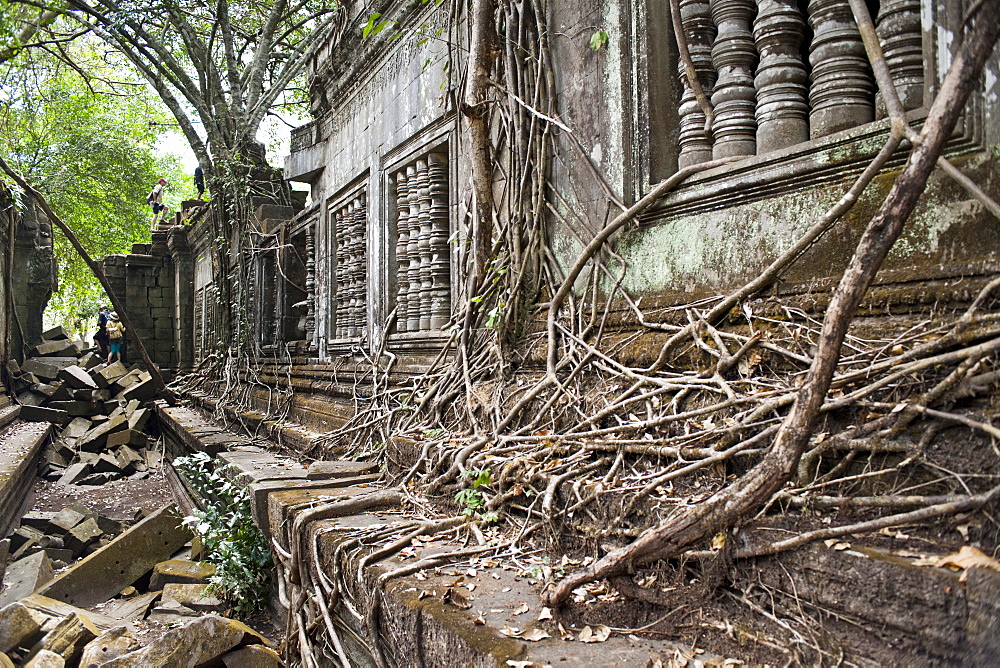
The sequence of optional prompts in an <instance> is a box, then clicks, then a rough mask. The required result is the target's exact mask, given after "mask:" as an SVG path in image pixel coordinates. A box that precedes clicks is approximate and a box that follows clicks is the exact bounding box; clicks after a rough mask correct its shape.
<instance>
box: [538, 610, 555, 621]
mask: <svg viewBox="0 0 1000 668" xmlns="http://www.w3.org/2000/svg"><path fill="white" fill-rule="evenodd" d="M544 619H552V611H551V610H550V609H548V608H542V611H541V612H540V613H538V621H542V620H544Z"/></svg>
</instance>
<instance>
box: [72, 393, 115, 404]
mask: <svg viewBox="0 0 1000 668" xmlns="http://www.w3.org/2000/svg"><path fill="white" fill-rule="evenodd" d="M73 400H74V401H92V402H95V403H96V402H105V401H110V400H111V390H73Z"/></svg>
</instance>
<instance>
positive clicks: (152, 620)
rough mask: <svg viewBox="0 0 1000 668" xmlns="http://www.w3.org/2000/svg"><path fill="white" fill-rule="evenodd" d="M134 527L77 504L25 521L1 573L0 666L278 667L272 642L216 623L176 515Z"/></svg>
mask: <svg viewBox="0 0 1000 668" xmlns="http://www.w3.org/2000/svg"><path fill="white" fill-rule="evenodd" d="M137 520H138V521H137V522H135V523H134V524H133V523H130V522H121V521H115V520H112V519H109V518H106V517H103V516H101V515H100V514H97V513H94V512H92V511H90V510H89V509H87V508H86V507H84V506H81V505H79V504H75V505H73V506H71V507H69V508H66V509H64V510H62V511H60V512H58V513H44V512H30V513H28V514H27V515H25V516H24V517H23V518H22V521H21V526H20V527H19V528H18V529H17V531H15V532H14V534H13V535H12V536H11V539H10V544H9V549H10V551H11V555H12V556H14V557H15V558H17V560H16V561H14V562H13V563H12V564H11V565H10V566H8V567H7V569H6V570H5V571H4V572H3V574H2V576H0V583H2V585H3V590H2V594H0V606H2V607H0V667H4V666H29V667H31V668H44V667H48V666H71V667H74V666H86V667H90V666H102V667H105V668H131V667H136V668H138V667H143V668H146V667H149V666H167V665H170V666H174V665H176V666H184V665H186V666H195V665H213V666H233V667H235V666H261V667H263V668H272V667H273V668H279V667H280V666H282V665H283V663H282V661H281V658H280V656H279V655H278V654H277V652H275V651H274V649H272V643H271V642H270V641H269V640H267V639H266V638H264V637H263V636H262V635H260V634H259V633H257V632H256V631H254V630H253V629H251V628H250V627H248V626H246V625H245V624H243V623H241V622H239V621H235V620H232V619H227V618H226V617H224V616H222V615H223V614H224V613H225V612H226V608H227V606H226V605H225V603H224V602H223V601H221V600H220V599H218V598H216V597H215V596H213V595H212V594H211V593H210V592H209V587H208V583H207V581H208V578H210V577H211V576H212V575H213V573H214V569H213V567H212V566H211V565H209V564H205V563H200V562H197V561H193V560H192V559H193V558H194V557H196V556H198V555H197V549H198V548H197V547H194V548H193V547H192V545H191V543H190V541H191V538H192V536H191V533H190V532H189V531H188V530H187V529H184V528H183V527H181V526H179V517H178V516H177V514H176V510H175V509H174V508H172V507H170V506H168V507H165V508H161V509H160V510H158V511H155V512H152V513H149V514H148V515H144V516H143V515H140V516H137ZM115 533H117V534H118V535H116V536H113V534H115ZM4 543H6V541H0V552H2V551H3V548H4ZM56 544H61V545H62V546H63V547H55V545H56ZM193 550H194V552H195V554H194V557H193V556H192V551H193ZM18 557H19V558H18ZM79 557H82V558H79ZM67 560H68V561H67ZM2 561H3V555H2V554H0V562H2ZM53 567H57V568H59V569H60V570H59V571H54V570H53Z"/></svg>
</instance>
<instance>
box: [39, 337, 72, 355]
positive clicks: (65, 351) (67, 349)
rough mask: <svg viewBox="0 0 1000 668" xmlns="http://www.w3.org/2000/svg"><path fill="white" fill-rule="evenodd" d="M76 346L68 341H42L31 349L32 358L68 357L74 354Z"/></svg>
mask: <svg viewBox="0 0 1000 668" xmlns="http://www.w3.org/2000/svg"><path fill="white" fill-rule="evenodd" d="M76 352H77V350H76V346H74V345H73V344H72V343H71V342H69V341H44V342H42V343H39V344H38V345H37V346H35V347H34V348H32V349H31V356H32V357H46V356H53V355H58V356H60V357H68V356H70V355H74V354H76Z"/></svg>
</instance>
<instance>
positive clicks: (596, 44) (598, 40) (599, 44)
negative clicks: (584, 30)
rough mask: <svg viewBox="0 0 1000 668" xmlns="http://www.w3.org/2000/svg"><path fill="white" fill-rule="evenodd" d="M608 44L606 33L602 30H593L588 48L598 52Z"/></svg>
mask: <svg viewBox="0 0 1000 668" xmlns="http://www.w3.org/2000/svg"><path fill="white" fill-rule="evenodd" d="M607 43H608V33H607V31H604V30H595V31H594V34H593V35H591V36H590V48H591V49H593V50H594V51H600V50H601V49H602V48H603V47H604V46H605V45H606V44H607Z"/></svg>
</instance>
